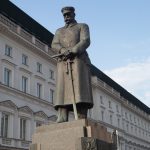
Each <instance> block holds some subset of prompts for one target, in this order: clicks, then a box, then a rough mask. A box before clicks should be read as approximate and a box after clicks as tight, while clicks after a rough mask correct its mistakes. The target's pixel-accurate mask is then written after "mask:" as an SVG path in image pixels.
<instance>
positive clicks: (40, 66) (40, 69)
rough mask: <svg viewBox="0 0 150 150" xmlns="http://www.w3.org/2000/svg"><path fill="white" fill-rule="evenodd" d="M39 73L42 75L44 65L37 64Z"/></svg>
mask: <svg viewBox="0 0 150 150" xmlns="http://www.w3.org/2000/svg"><path fill="white" fill-rule="evenodd" d="M37 72H40V73H42V64H40V63H39V62H37Z"/></svg>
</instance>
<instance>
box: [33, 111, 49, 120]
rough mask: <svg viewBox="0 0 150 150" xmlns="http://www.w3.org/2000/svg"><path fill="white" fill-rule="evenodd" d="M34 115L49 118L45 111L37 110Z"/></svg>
mask: <svg viewBox="0 0 150 150" xmlns="http://www.w3.org/2000/svg"><path fill="white" fill-rule="evenodd" d="M34 115H35V116H37V117H40V118H45V119H47V118H48V116H47V115H46V114H45V113H44V112H43V111H38V112H35V113H34Z"/></svg>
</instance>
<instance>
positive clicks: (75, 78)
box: [51, 7, 93, 122]
mask: <svg viewBox="0 0 150 150" xmlns="http://www.w3.org/2000/svg"><path fill="white" fill-rule="evenodd" d="M61 12H62V14H63V16H64V21H65V23H66V24H65V26H64V27H62V28H59V29H58V30H57V31H56V33H55V36H54V39H53V41H52V45H51V47H52V48H53V49H54V50H55V51H56V52H57V54H58V55H56V56H54V57H57V62H58V63H57V86H56V98H55V101H54V105H55V109H56V110H57V111H58V119H57V122H65V121H68V112H69V111H73V110H74V113H75V118H76V119H78V118H79V119H81V118H86V117H87V111H88V109H89V108H92V107H93V98H92V88H91V75H90V64H91V62H90V59H89V57H88V54H87V52H86V49H87V48H88V46H89V45H90V34H89V27H88V25H87V24H84V23H77V22H76V20H75V9H74V7H64V8H62V10H61Z"/></svg>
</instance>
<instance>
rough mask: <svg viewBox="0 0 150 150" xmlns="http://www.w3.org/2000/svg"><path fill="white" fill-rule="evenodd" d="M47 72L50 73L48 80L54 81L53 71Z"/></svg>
mask: <svg viewBox="0 0 150 150" xmlns="http://www.w3.org/2000/svg"><path fill="white" fill-rule="evenodd" d="M49 72H50V79H52V80H54V79H55V78H54V71H53V70H50V71H49Z"/></svg>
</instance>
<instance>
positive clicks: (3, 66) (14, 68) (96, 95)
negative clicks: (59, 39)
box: [0, 0, 150, 150]
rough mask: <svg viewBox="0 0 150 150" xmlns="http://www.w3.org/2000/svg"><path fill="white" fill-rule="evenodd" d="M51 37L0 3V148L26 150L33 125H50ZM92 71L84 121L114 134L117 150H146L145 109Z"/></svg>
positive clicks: (149, 142)
mask: <svg viewBox="0 0 150 150" xmlns="http://www.w3.org/2000/svg"><path fill="white" fill-rule="evenodd" d="M52 38H53V34H52V33H50V32H49V31H47V30H46V29H45V28H44V27H42V26H41V25H40V24H38V23H37V22H36V21H34V20H33V19H32V18H31V17H30V16H28V15H27V14H25V13H24V12H23V11H22V10H20V9H19V8H17V7H16V6H15V5H14V4H12V3H11V2H10V1H7V0H1V2H0V149H3V150H13V149H16V150H21V149H23V150H27V149H28V148H29V144H30V143H31V139H32V134H33V133H34V131H35V128H36V127H37V126H40V125H42V124H47V123H49V122H51V121H55V120H56V112H55V110H54V108H53V100H54V98H55V88H56V75H57V74H56V61H55V60H53V59H52V58H51V56H52V55H53V54H54V52H53V51H52V49H51V48H50V44H51V41H52ZM91 70H92V76H91V78H92V88H93V99H94V107H93V108H92V109H91V110H89V113H88V116H89V118H90V119H93V120H96V121H97V122H99V123H101V124H103V125H104V126H106V127H107V129H108V131H109V132H111V133H112V132H113V130H114V129H115V130H117V133H118V148H119V150H149V149H150V108H149V107H147V106H146V105H144V104H143V103H142V102H140V101H139V100H138V99H136V98H135V97H134V96H133V95H131V94H130V93H128V92H127V91H126V90H125V89H123V88H122V87H121V86H119V85H118V84H117V83H115V82H114V81H113V80H111V79H110V78H109V77H107V76H106V75H105V74H104V73H103V72H101V71H100V70H98V69H97V68H96V67H95V66H92V67H91Z"/></svg>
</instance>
